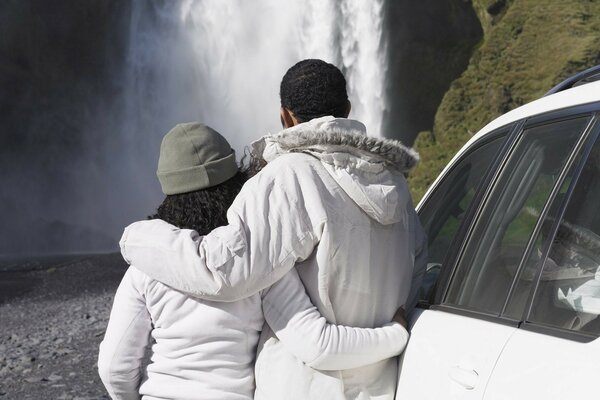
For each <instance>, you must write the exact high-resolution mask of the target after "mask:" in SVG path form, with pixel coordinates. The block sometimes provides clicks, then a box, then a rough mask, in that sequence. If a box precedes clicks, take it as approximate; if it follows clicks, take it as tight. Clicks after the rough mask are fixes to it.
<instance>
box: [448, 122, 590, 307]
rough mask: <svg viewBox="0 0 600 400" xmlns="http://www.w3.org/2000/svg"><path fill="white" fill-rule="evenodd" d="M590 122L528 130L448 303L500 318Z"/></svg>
mask: <svg viewBox="0 0 600 400" xmlns="http://www.w3.org/2000/svg"><path fill="white" fill-rule="evenodd" d="M588 121H589V118H588V117H586V118H578V119H571V120H567V121H560V122H554V123H550V124H545V125H541V126H536V127H532V128H528V129H525V130H524V131H523V134H522V135H521V138H520V139H519V141H518V143H517V145H516V147H515V149H514V150H513V151H512V153H511V155H510V156H509V159H508V161H507V162H506V163H505V164H504V166H503V170H502V171H501V173H500V175H499V177H498V179H497V180H496V183H495V184H494V187H493V189H492V190H491V192H490V193H489V194H488V196H487V197H486V200H485V204H484V207H483V209H482V212H481V213H480V215H479V217H478V218H477V220H476V222H475V225H474V227H473V229H472V232H471V234H470V235H469V237H468V239H467V243H466V245H465V249H464V251H463V253H462V256H461V258H460V260H459V263H458V266H457V269H456V272H455V274H454V276H453V277H452V281H451V283H450V287H449V290H448V295H447V297H446V299H445V303H449V304H453V305H459V306H462V307H463V308H467V309H473V310H477V311H482V312H485V313H489V314H491V315H500V312H501V310H502V307H503V306H504V302H505V300H506V298H507V295H508V292H509V289H510V287H511V284H512V282H513V280H514V276H515V273H516V271H517V267H518V265H519V264H520V261H521V258H522V257H523V253H524V250H525V248H526V246H527V243H528V242H529V240H530V237H531V235H532V233H533V231H534V228H535V225H536V223H537V220H538V218H539V216H540V214H541V211H542V209H543V207H544V205H545V203H546V201H547V200H548V197H549V195H550V193H551V191H552V188H553V187H554V185H555V184H556V182H557V178H558V176H559V174H560V172H561V171H562V170H563V168H564V165H565V163H566V161H567V159H568V157H569V155H570V154H571V152H572V149H573V146H574V145H575V143H576V141H577V139H578V138H579V136H580V134H581V133H582V132H583V131H584V129H585V127H586V126H587V124H588Z"/></svg>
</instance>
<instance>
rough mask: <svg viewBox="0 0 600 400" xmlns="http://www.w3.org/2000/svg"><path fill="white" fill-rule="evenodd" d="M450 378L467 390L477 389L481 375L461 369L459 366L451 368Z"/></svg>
mask: <svg viewBox="0 0 600 400" xmlns="http://www.w3.org/2000/svg"><path fill="white" fill-rule="evenodd" d="M448 376H449V377H450V379H452V380H453V381H454V382H456V383H458V384H459V385H460V386H462V387H464V388H465V389H467V390H473V389H475V386H476V385H477V381H478V380H479V374H478V373H477V372H476V371H474V370H472V369H466V368H461V367H459V366H455V367H452V368H450V370H449V371H448Z"/></svg>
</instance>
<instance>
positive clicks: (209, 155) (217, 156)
mask: <svg viewBox="0 0 600 400" xmlns="http://www.w3.org/2000/svg"><path fill="white" fill-rule="evenodd" d="M237 172H238V166H237V164H236V162H235V153H234V151H233V150H232V149H231V146H230V145H229V143H228V142H227V140H226V139H225V138H224V137H223V136H221V135H220V134H219V133H218V132H217V131H215V130H214V129H212V128H210V127H208V126H206V125H203V124H201V123H199V122H190V123H186V124H178V125H175V127H174V128H173V129H171V130H170V131H169V133H167V134H166V135H165V137H164V138H163V140H162V143H161V145H160V158H159V159H158V170H157V171H156V175H157V176H158V180H159V181H160V185H161V186H162V191H163V193H164V194H167V195H171V194H179V193H187V192H192V191H194V190H199V189H205V188H207V187H210V186H215V185H218V184H220V183H223V182H225V181H226V180H228V179H230V178H232V177H233V176H234V175H235V174H237Z"/></svg>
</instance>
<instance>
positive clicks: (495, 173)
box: [421, 102, 600, 341]
mask: <svg viewBox="0 0 600 400" xmlns="http://www.w3.org/2000/svg"><path fill="white" fill-rule="evenodd" d="M586 115H587V116H588V117H590V121H589V123H588V125H587V126H586V128H585V129H584V130H583V131H582V132H581V133H580V137H579V139H578V140H577V142H576V143H577V144H576V145H575V146H574V147H573V149H572V150H571V154H569V156H568V161H567V162H566V163H565V165H564V166H563V168H562V169H561V171H560V174H559V175H560V177H561V180H559V182H557V184H556V185H555V187H554V188H553V189H552V192H551V193H550V195H549V197H548V199H547V201H546V204H545V205H544V208H543V214H542V215H541V216H540V218H539V219H538V221H537V223H536V226H535V228H534V234H535V233H536V232H537V231H538V230H539V229H540V228H541V223H542V221H543V217H545V216H546V215H547V212H548V209H549V207H550V205H551V204H552V201H553V200H554V199H555V197H556V194H557V192H558V188H559V187H560V184H559V183H562V179H564V176H565V175H566V173H567V171H568V170H569V168H571V167H572V165H573V162H574V161H575V160H576V159H577V157H578V155H579V153H580V151H581V150H582V146H584V147H585V146H587V147H586V149H587V148H588V147H589V149H588V150H589V151H591V147H592V146H593V143H594V140H595V139H594V138H597V135H599V134H600V102H594V103H589V104H584V105H577V106H573V107H566V108H563V109H559V110H554V111H550V112H545V113H542V114H538V115H535V116H531V117H527V118H523V119H520V120H516V121H512V122H511V123H509V124H506V125H503V126H501V127H499V128H497V129H494V131H493V132H491V133H489V134H486V135H485V137H483V138H481V139H480V140H478V141H477V142H475V143H473V144H472V145H471V146H470V148H469V149H468V150H467V151H465V153H464V156H463V157H461V158H460V159H459V160H457V161H456V162H455V163H454V165H453V167H452V168H451V169H449V170H448V172H447V173H446V174H444V175H445V176H444V178H446V177H447V176H449V174H450V172H451V171H452V170H453V169H454V168H455V167H456V166H457V165H458V164H459V163H460V161H461V160H462V159H464V157H466V156H468V155H470V154H472V152H473V151H476V150H477V148H479V147H480V146H482V145H483V144H486V143H488V142H489V141H490V140H493V139H494V138H496V137H497V135H499V134H501V133H504V132H505V131H506V129H507V128H508V129H509V133H508V134H507V136H506V138H505V142H504V144H503V145H502V147H501V150H500V151H499V152H498V154H497V156H496V157H495V159H494V160H493V161H492V163H491V164H490V167H489V168H488V171H487V172H486V175H485V177H484V178H483V179H482V180H481V182H480V184H479V185H478V188H477V191H476V194H475V196H474V199H473V201H472V202H471V204H470V206H469V208H468V209H467V210H466V214H465V218H464V220H463V221H462V223H461V226H460V227H459V228H458V230H457V233H456V235H455V237H454V239H453V240H452V243H451V245H450V248H449V251H448V253H447V255H446V257H445V259H444V261H443V265H444V268H443V269H442V271H441V273H440V276H439V279H438V282H437V284H436V287H435V289H434V291H435V293H434V301H433V303H432V304H430V305H425V306H423V305H421V307H422V308H430V309H432V310H439V311H446V312H450V313H453V314H459V315H463V316H468V317H474V318H477V319H480V320H485V321H490V322H494V323H498V324H502V325H510V326H515V327H519V328H521V327H523V328H524V329H526V330H531V331H536V332H545V333H550V334H553V336H559V337H568V338H573V339H575V340H579V341H581V340H583V339H585V340H586V341H589V340H590V335H588V334H582V333H579V332H575V331H565V330H562V329H559V328H553V327H548V326H541V325H539V324H536V323H530V322H528V323H524V321H526V319H525V315H523V316H522V318H521V319H520V320H517V319H514V318H511V317H508V316H505V315H503V313H504V312H505V310H506V305H507V304H508V301H509V299H510V296H511V294H512V291H513V289H514V287H515V285H516V279H517V276H518V274H515V277H514V278H513V282H512V283H511V286H510V289H509V292H507V294H506V297H505V299H504V306H503V307H502V310H501V313H500V315H490V314H489V313H485V312H482V311H479V310H473V309H469V308H467V307H464V306H459V305H454V304H449V303H444V300H445V298H446V296H447V294H448V290H449V287H450V283H451V281H452V278H453V276H454V274H455V272H456V269H457V266H458V261H459V260H460V257H461V255H462V254H463V252H464V250H465V247H466V242H465V238H466V237H469V235H470V234H471V233H472V230H473V229H474V227H475V222H476V221H477V219H478V218H479V216H480V214H481V212H482V209H483V206H484V205H485V202H486V200H487V198H488V197H489V195H490V193H491V192H492V191H493V190H494V187H495V185H496V183H497V181H498V178H499V175H500V174H501V172H502V170H503V167H504V166H505V165H506V163H507V162H508V160H509V158H510V156H511V155H512V154H513V151H514V149H515V147H516V146H517V145H518V143H519V140H520V139H521V137H522V135H523V132H524V131H525V129H529V128H532V127H536V126H541V125H546V124H550V123H556V122H560V121H565V120H569V119H574V118H581V117H585V116H586ZM592 136H593V137H592ZM590 143H591V144H590ZM588 156H589V152H588V153H586V154H584V155H583V157H581V161H580V163H581V165H580V168H583V165H585V162H586V161H587V158H588ZM580 172H581V171H578V172H577V175H576V176H575V175H574V177H573V178H574V182H575V184H574V185H573V186H572V187H571V186H570V187H569V190H570V192H569V196H568V197H567V196H566V197H565V200H566V201H564V204H561V207H564V210H563V209H562V208H561V212H560V214H559V215H560V218H562V217H563V215H564V211H565V210H566V207H567V206H568V200H569V199H570V195H571V193H572V190H574V188H575V186H576V182H577V180H578V178H579V174H580ZM444 178H443V179H444ZM575 178H577V179H575ZM441 183H442V181H440V182H439V183H438V184H437V185H436V187H438V186H439V185H440V184H441ZM430 197H431V196H428V198H427V199H425V201H427V200H429V198H430ZM425 205H426V202H424V203H423V207H424V206H425ZM423 207H421V208H423ZM560 218H559V219H558V220H559V221H560ZM554 234H555V233H554ZM532 236H533V235H532ZM531 241H532V240H531V238H530V240H529V242H528V244H527V250H529V246H530V245H532V243H531ZM548 250H549V249H548ZM526 255H527V251H526V252H525V253H524V254H523V256H522V259H521V260H520V263H519V268H521V267H522V266H521V265H522V264H523V263H524V258H525V257H526ZM541 273H542V269H541V266H539V268H538V271H537V273H536V276H535V279H534V282H533V285H532V290H531V293H530V294H529V297H528V299H527V302H526V303H525V311H527V313H529V310H530V309H531V307H532V305H533V299H534V295H535V291H534V288H537V286H538V283H539V278H540V276H541ZM524 314H525V312H524ZM594 338H595V337H594Z"/></svg>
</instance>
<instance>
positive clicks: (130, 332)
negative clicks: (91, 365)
mask: <svg viewBox="0 0 600 400" xmlns="http://www.w3.org/2000/svg"><path fill="white" fill-rule="evenodd" d="M144 279H145V278H144V275H143V274H142V273H141V272H139V271H137V270H135V269H134V268H132V267H130V268H129V269H128V270H127V272H126V273H125V276H124V277H123V280H122V281H121V284H120V285H119V288H118V289H117V293H116V295H115V301H114V303H113V308H112V311H111V313H110V319H109V321H108V327H107V328H106V334H105V335H104V340H103V341H102V343H100V353H99V355H98V373H99V375H100V379H102V382H103V383H104V386H105V387H106V390H107V391H108V393H109V395H110V397H111V398H112V399H113V400H117V399H118V400H130V399H131V400H139V399H140V395H139V392H138V389H139V386H140V381H141V377H142V360H143V359H144V355H145V352H146V348H147V346H148V343H149V341H150V332H151V331H152V321H151V319H150V314H149V313H148V310H147V308H146V302H145V300H144V294H143V291H142V289H141V287H142V282H143V280H144Z"/></svg>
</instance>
